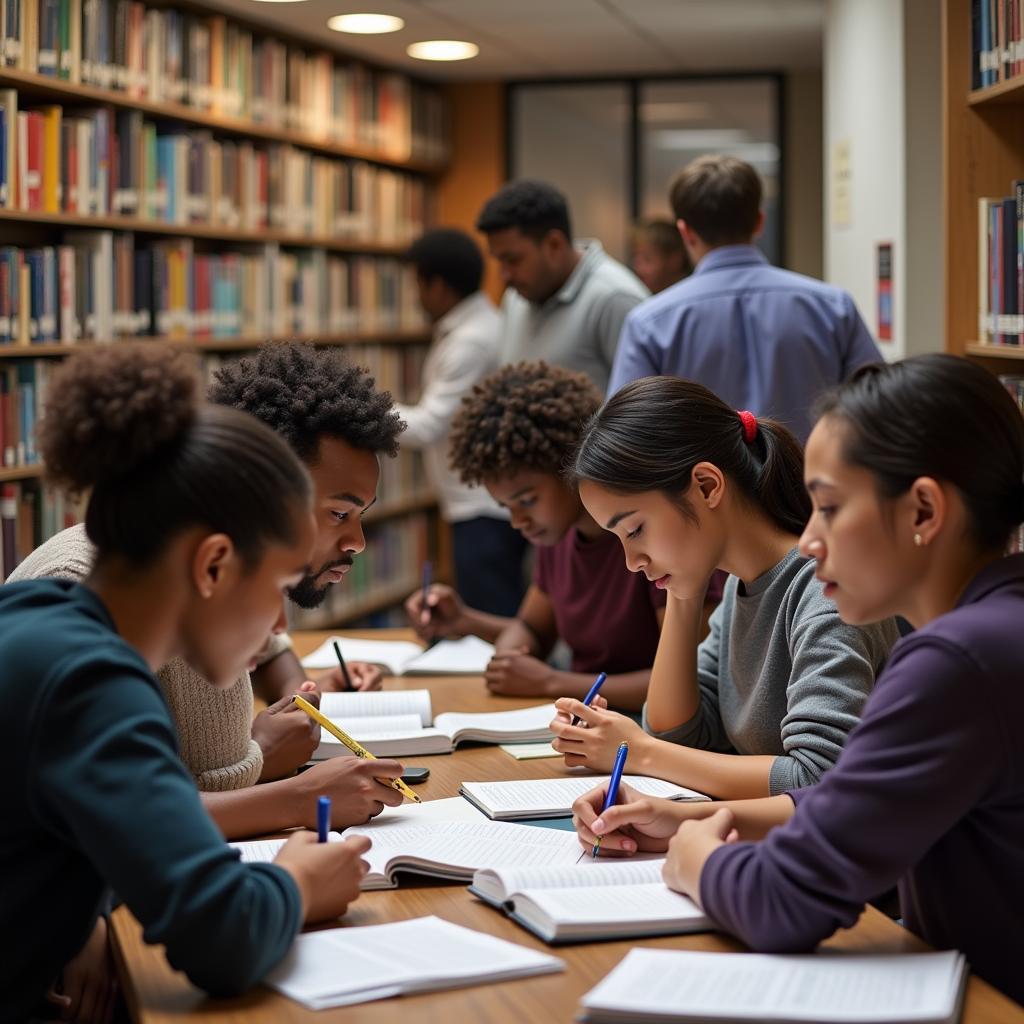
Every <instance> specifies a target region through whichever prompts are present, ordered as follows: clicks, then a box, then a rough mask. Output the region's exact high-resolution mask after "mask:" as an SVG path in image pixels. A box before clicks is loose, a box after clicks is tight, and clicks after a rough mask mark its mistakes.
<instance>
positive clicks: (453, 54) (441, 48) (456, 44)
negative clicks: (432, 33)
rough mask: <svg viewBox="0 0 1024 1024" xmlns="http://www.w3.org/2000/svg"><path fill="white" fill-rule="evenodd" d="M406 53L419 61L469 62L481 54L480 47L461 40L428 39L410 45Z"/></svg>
mask: <svg viewBox="0 0 1024 1024" xmlns="http://www.w3.org/2000/svg"><path fill="white" fill-rule="evenodd" d="M405 52H406V53H407V54H409V56H410V57H415V58H416V59H417V60H469V59H470V57H475V56H476V55H477V54H478V53H479V52H480V47H479V46H477V45H476V43H465V42H463V41H462V40H461V39H427V40H424V41H423V42H422V43H412V44H410V45H409V46H407V47H406V48H405Z"/></svg>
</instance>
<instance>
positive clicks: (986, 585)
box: [956, 554, 1024, 608]
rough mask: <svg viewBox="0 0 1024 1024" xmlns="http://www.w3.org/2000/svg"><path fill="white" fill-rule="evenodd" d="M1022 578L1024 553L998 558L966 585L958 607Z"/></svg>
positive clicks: (978, 599)
mask: <svg viewBox="0 0 1024 1024" xmlns="http://www.w3.org/2000/svg"><path fill="white" fill-rule="evenodd" d="M1021 578H1024V554H1018V555H1007V556H1005V557H1004V558H997V559H996V560H995V561H994V562H991V563H990V564H989V565H986V566H985V568H984V569H982V570H981V572H979V573H978V574H977V576H975V577H974V578H973V579H972V580H971V582H970V583H968V584H967V586H966V587H964V592H963V593H962V594H961V595H960V600H959V601H957V603H956V607H957V608H962V607H963V606H964V605H968V604H974V602H975V601H980V600H981V599H982V598H983V597H986V596H987V595H988V594H991V593H992V591H993V590H998V589H999V588H1000V587H1002V586H1004V585H1005V584H1007V583H1011V582H1013V580H1019V579H1021Z"/></svg>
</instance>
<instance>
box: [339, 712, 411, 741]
mask: <svg viewBox="0 0 1024 1024" xmlns="http://www.w3.org/2000/svg"><path fill="white" fill-rule="evenodd" d="M331 721H332V722H334V724H335V725H336V726H338V728H339V729H342V730H343V731H345V732H347V733H348V734H349V736H352V737H354V738H355V739H357V740H358V739H361V738H362V737H363V736H375V735H377V734H378V733H406V732H412V733H417V732H422V731H423V723H422V722H421V721H420V716H419V715H418V714H409V715H367V716H366V717H365V718H335V717H334V716H333V715H332V716H331ZM331 739H334V737H333V736H331V734H330V733H329V732H327V731H326V730H323V738H322V739H321V743H324V742H327V741H328V740H331ZM335 742H338V741H337V740H335Z"/></svg>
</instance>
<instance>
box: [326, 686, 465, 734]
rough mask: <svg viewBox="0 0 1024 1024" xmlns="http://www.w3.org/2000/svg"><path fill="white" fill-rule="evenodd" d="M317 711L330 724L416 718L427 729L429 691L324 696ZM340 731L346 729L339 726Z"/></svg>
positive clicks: (390, 691) (371, 691)
mask: <svg viewBox="0 0 1024 1024" xmlns="http://www.w3.org/2000/svg"><path fill="white" fill-rule="evenodd" d="M320 710H321V711H322V712H323V713H324V714H325V715H326V716H327V717H328V718H329V719H330V720H331V721H332V722H338V723H339V724H340V723H341V722H344V721H345V720H346V719H353V718H376V717H380V716H384V715H417V716H418V717H419V720H420V724H421V725H423V726H424V727H426V726H428V725H430V719H431V717H432V712H431V706H430V691H429V690H368V691H366V692H361V693H325V694H324V695H323V696H322V697H321V698H320ZM342 728H345V727H344V726H342ZM347 731H348V730H346V732H347ZM445 732H447V730H445Z"/></svg>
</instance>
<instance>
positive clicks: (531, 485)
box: [508, 484, 534, 501]
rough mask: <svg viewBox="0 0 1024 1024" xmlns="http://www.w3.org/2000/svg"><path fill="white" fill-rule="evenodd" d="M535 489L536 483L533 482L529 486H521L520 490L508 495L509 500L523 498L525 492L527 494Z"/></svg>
mask: <svg viewBox="0 0 1024 1024" xmlns="http://www.w3.org/2000/svg"><path fill="white" fill-rule="evenodd" d="M533 489H534V485H533V484H530V485H529V487H523V488H520V489H519V490H518V491H516V493H515V494H510V495H509V496H508V501H515V500H516V498H521V497H522V496H523V495H524V494H526V492H527V491H532V490H533Z"/></svg>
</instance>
